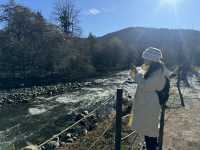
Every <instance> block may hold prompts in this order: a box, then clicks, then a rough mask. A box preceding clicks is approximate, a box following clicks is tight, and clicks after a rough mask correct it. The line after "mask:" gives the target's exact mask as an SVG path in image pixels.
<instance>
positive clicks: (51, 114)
mask: <svg viewBox="0 0 200 150" xmlns="http://www.w3.org/2000/svg"><path fill="white" fill-rule="evenodd" d="M127 78H128V71H122V72H118V73H115V74H113V75H109V76H106V77H102V78H98V79H92V80H91V79H90V80H88V81H85V82H84V83H81V84H84V85H85V86H82V87H81V88H79V89H75V90H70V91H66V92H65V93H64V94H62V95H58V96H55V97H48V98H45V97H36V98H35V99H34V100H32V101H31V102H29V103H27V104H20V105H6V106H3V107H0V150H1V149H2V150H4V149H10V148H8V146H9V147H13V146H15V148H16V149H19V148H21V147H23V146H25V145H26V144H27V143H28V142H31V143H33V144H39V143H41V142H43V141H44V140H45V139H47V138H49V137H51V136H52V135H53V134H55V133H58V132H59V131H61V130H62V129H64V128H65V127H67V126H69V125H70V124H71V123H73V122H72V115H71V114H72V113H73V112H76V111H79V110H80V109H82V110H85V109H87V110H88V109H90V108H92V107H95V104H97V102H100V101H102V100H104V99H106V98H108V97H110V96H112V95H114V94H115V92H116V89H117V88H120V87H121V88H125V89H126V90H128V91H130V93H132V94H134V92H135V86H136V85H135V84H123V83H124V81H126V80H127ZM88 85H89V86H88Z"/></svg>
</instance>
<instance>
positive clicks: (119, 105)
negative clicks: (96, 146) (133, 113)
mask: <svg viewBox="0 0 200 150" xmlns="http://www.w3.org/2000/svg"><path fill="white" fill-rule="evenodd" d="M122 100H123V90H122V89H117V98H116V128H115V130H116V131H115V150H120V149H121V130H122Z"/></svg>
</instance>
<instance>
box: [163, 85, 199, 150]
mask: <svg viewBox="0 0 200 150" xmlns="http://www.w3.org/2000/svg"><path fill="white" fill-rule="evenodd" d="M198 92H199V90H194V89H193V90H192V89H186V90H185V91H184V93H183V94H184V95H185V98H184V99H185V103H186V107H185V108H182V107H179V106H180V104H179V105H178V104H176V105H174V104H173V105H174V106H175V108H170V109H168V110H167V113H166V118H165V119H166V124H165V137H164V147H165V148H164V150H200V94H199V93H198Z"/></svg>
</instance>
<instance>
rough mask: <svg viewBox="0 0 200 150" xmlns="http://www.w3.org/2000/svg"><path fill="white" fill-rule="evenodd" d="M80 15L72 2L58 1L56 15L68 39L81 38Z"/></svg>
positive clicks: (55, 9)
mask: <svg viewBox="0 0 200 150" xmlns="http://www.w3.org/2000/svg"><path fill="white" fill-rule="evenodd" d="M79 14H80V11H79V10H78V9H77V8H76V7H75V5H74V3H73V2H72V1H71V0H57V2H56V4H55V8H54V15H55V16H56V20H57V21H58V23H59V25H60V27H61V28H62V30H63V31H64V32H65V34H66V35H67V36H68V37H74V36H80V34H81V28H80V26H79Z"/></svg>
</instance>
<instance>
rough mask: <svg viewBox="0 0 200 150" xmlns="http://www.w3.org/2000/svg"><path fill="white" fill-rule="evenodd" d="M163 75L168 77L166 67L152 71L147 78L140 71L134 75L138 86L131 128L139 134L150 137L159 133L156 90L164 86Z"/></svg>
mask: <svg viewBox="0 0 200 150" xmlns="http://www.w3.org/2000/svg"><path fill="white" fill-rule="evenodd" d="M165 76H166V77H169V72H168V70H167V69H166V68H164V70H158V71H156V72H154V73H153V74H152V75H151V76H150V77H149V78H148V79H144V77H143V75H142V74H141V73H137V74H136V76H135V81H136V83H137V84H138V86H137V90H136V94H135V101H134V104H133V111H132V113H133V129H135V130H136V131H137V132H138V133H139V134H141V135H145V136H150V137H158V135H159V129H158V125H159V116H160V104H159V98H158V95H157V94H156V91H160V90H162V89H163V88H164V85H165Z"/></svg>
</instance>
